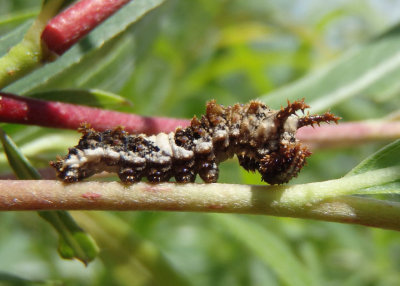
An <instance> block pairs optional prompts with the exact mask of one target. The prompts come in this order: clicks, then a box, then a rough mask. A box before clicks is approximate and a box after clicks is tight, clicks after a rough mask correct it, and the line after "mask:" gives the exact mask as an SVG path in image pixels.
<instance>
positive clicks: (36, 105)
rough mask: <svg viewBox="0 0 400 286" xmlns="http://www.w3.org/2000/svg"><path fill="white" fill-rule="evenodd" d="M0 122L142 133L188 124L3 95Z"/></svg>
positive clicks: (171, 128)
mask: <svg viewBox="0 0 400 286" xmlns="http://www.w3.org/2000/svg"><path fill="white" fill-rule="evenodd" d="M0 121H1V122H8V123H21V124H29V125H39V126H45V127H56V128H66V129H77V128H78V127H79V126H80V125H81V124H82V123H83V122H87V123H90V125H91V126H92V127H93V128H94V129H96V130H99V131H103V130H106V129H109V128H113V127H115V126H118V125H120V126H124V127H125V130H126V131H128V132H131V133H146V134H154V133H159V132H170V131H174V130H175V128H176V127H177V126H182V127H184V126H187V125H188V124H189V121H188V120H184V119H171V118H162V117H145V116H139V115H134V114H128V113H122V112H115V111H109V110H103V109H99V108H92V107H87V106H82V105H74V104H68V103H61V102H54V101H44V100H38V99H32V98H27V97H22V96H16V95H11V94H5V93H0Z"/></svg>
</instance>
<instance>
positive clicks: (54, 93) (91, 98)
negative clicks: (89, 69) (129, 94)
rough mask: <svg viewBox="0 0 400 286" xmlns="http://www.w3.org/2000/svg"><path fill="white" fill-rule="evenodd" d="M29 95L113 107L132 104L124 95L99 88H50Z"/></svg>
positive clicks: (44, 98)
mask: <svg viewBox="0 0 400 286" xmlns="http://www.w3.org/2000/svg"><path fill="white" fill-rule="evenodd" d="M29 97H32V98H37V99H43V100H52V101H60V102H67V103H73V104H81V105H88V106H94V107H108V108H111V107H116V106H122V105H132V103H131V102H130V101H129V100H127V99H125V98H123V97H122V96H119V95H117V94H114V93H111V92H107V91H104V90H99V89H89V90H83V89H61V90H49V91H43V92H37V93H33V94H30V95H29Z"/></svg>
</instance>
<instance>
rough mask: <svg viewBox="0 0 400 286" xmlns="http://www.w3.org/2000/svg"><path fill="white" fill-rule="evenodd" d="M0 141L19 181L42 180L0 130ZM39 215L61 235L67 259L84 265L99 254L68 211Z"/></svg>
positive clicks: (61, 252) (62, 246)
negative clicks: (75, 260)
mask: <svg viewBox="0 0 400 286" xmlns="http://www.w3.org/2000/svg"><path fill="white" fill-rule="evenodd" d="M0 139H1V142H2V144H3V148H4V151H5V153H6V155H7V158H8V161H9V162H10V165H11V167H12V168H13V170H14V172H15V174H16V176H17V177H18V178H19V179H40V175H39V173H38V172H37V170H36V169H35V168H34V167H33V166H32V165H31V164H30V162H29V161H28V160H27V159H26V158H25V157H24V155H23V154H22V153H21V152H20V151H19V150H18V147H17V146H16V145H15V144H14V142H13V141H12V140H11V138H10V137H8V136H7V134H5V132H4V131H3V130H2V129H0ZM39 215H40V216H41V217H42V218H44V219H45V220H46V221H48V222H49V223H50V224H51V225H52V226H53V227H54V228H55V229H56V230H57V232H58V234H59V247H58V250H59V253H60V255H61V256H62V257H64V258H67V259H72V258H76V259H78V260H80V261H82V262H83V263H84V264H88V263H89V262H90V261H92V260H93V259H94V258H95V257H96V256H97V253H98V247H97V245H96V243H95V242H94V240H93V239H92V238H91V237H90V236H89V235H88V234H87V233H85V232H84V231H83V230H82V229H81V228H80V227H79V226H78V225H77V223H76V222H75V221H74V220H73V218H72V217H71V216H70V215H69V213H68V212H66V211H41V212H39Z"/></svg>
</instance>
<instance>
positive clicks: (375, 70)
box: [261, 25, 400, 112]
mask: <svg viewBox="0 0 400 286" xmlns="http://www.w3.org/2000/svg"><path fill="white" fill-rule="evenodd" d="M399 30H400V26H399V25H398V26H396V27H394V28H393V29H392V30H390V31H388V32H387V33H385V34H383V35H381V36H380V37H378V38H376V39H375V40H373V41H370V42H368V43H367V44H365V45H364V46H362V47H360V48H359V49H355V50H351V51H349V52H347V53H346V54H344V55H343V56H342V57H340V58H339V59H338V60H337V61H334V62H333V63H331V64H329V65H327V66H325V67H323V68H321V69H318V70H316V71H315V72H313V73H310V74H308V75H306V76H305V77H303V78H302V79H300V80H298V81H296V82H294V83H293V84H290V85H287V86H285V87H283V88H281V89H278V90H276V91H273V92H271V93H269V94H266V95H264V96H262V97H261V100H263V101H265V102H267V103H268V104H269V105H271V106H272V107H274V108H278V107H280V105H282V104H284V102H285V101H286V99H289V100H291V101H292V100H295V99H299V98H303V97H306V98H307V103H308V104H309V105H310V106H311V110H312V112H320V111H324V110H326V109H328V108H330V107H332V106H333V105H335V104H338V103H340V102H343V101H344V100H347V99H348V98H350V97H353V96H357V95H360V94H365V93H368V92H369V91H373V93H374V94H375V96H379V93H380V92H382V90H383V89H382V88H381V87H382V86H385V88H386V89H387V88H389V87H390V86H392V85H398V74H399V73H400V52H399V45H400V33H399ZM378 87H380V88H378Z"/></svg>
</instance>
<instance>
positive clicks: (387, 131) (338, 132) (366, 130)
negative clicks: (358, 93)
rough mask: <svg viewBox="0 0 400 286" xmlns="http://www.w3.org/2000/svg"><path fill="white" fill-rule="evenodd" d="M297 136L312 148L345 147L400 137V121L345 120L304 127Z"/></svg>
mask: <svg viewBox="0 0 400 286" xmlns="http://www.w3.org/2000/svg"><path fill="white" fill-rule="evenodd" d="M297 138H298V139H299V140H300V141H302V142H303V143H305V144H307V145H309V146H311V147H312V148H329V147H344V146H352V145H354V144H359V143H365V142H368V141H376V140H382V139H385V140H393V139H398V138H400V121H370V122H344V123H339V124H338V125H324V126H321V127H318V128H313V127H311V126H307V127H303V128H301V129H299V131H298V132H297Z"/></svg>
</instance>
